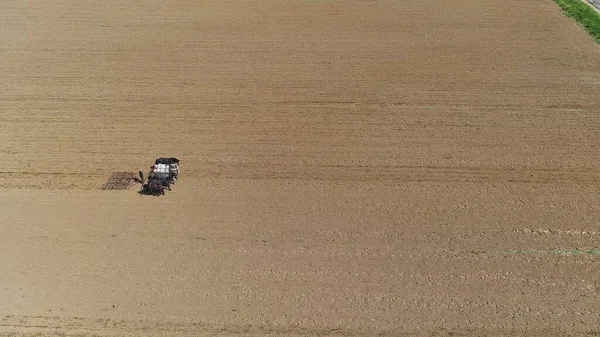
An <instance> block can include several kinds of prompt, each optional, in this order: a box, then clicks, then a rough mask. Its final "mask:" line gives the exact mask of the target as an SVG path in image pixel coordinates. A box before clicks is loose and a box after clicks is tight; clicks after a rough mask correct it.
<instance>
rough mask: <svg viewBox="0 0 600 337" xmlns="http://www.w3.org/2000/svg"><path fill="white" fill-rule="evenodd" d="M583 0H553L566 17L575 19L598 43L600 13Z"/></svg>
mask: <svg viewBox="0 0 600 337" xmlns="http://www.w3.org/2000/svg"><path fill="white" fill-rule="evenodd" d="M584 1H586V0H554V2H556V3H557V4H558V5H559V6H560V8H562V10H563V11H564V12H565V13H566V15H567V16H568V17H570V18H573V19H574V20H575V21H577V22H578V23H579V24H580V25H581V26H583V28H585V30H586V31H588V33H590V35H592V36H593V37H594V39H596V42H598V43H600V14H598V12H596V11H595V10H594V9H593V8H591V7H590V6H589V5H587V4H586V3H584Z"/></svg>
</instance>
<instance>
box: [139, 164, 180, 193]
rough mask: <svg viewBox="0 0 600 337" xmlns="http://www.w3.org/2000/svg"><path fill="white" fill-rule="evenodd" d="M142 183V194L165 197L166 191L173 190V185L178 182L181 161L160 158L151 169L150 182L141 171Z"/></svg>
mask: <svg viewBox="0 0 600 337" xmlns="http://www.w3.org/2000/svg"><path fill="white" fill-rule="evenodd" d="M139 176H140V182H141V183H142V188H141V189H140V192H139V193H140V194H145V195H154V196H159V195H164V194H165V190H169V191H170V190H171V185H172V184H175V183H176V182H177V178H178V177H179V159H177V158H174V157H170V158H163V157H161V158H158V159H156V160H155V161H154V165H152V166H151V167H150V172H149V173H148V181H145V180H144V172H143V171H142V169H140V172H139Z"/></svg>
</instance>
